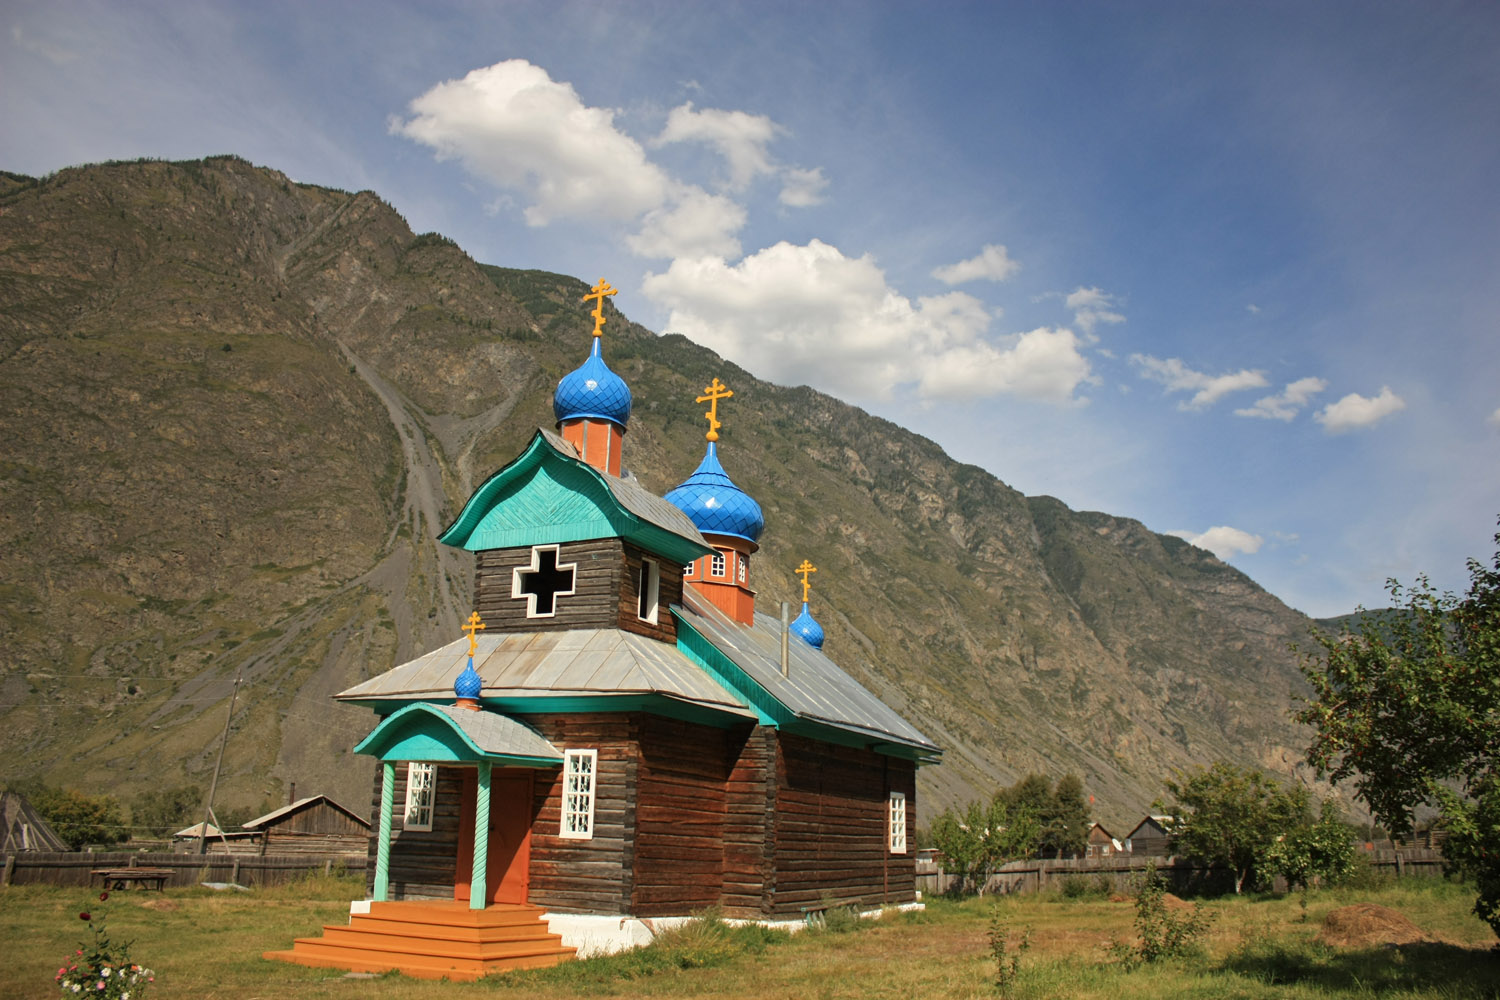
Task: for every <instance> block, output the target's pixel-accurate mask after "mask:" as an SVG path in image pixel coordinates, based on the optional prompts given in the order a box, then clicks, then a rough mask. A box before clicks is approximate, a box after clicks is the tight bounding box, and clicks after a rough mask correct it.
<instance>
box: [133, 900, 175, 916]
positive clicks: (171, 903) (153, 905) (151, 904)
mask: <svg viewBox="0 0 1500 1000" xmlns="http://www.w3.org/2000/svg"><path fill="white" fill-rule="evenodd" d="M177 905H178V904H177V901H176V900H175V899H148V900H146V901H145V902H144V903H142V904H141V908H142V909H145V910H156V911H157V912H158V913H171V912H172V911H173V910H175V909H177Z"/></svg>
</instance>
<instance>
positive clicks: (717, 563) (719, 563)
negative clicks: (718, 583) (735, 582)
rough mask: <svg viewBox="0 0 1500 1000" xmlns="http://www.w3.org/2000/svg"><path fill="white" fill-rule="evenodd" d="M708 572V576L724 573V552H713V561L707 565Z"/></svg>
mask: <svg viewBox="0 0 1500 1000" xmlns="http://www.w3.org/2000/svg"><path fill="white" fill-rule="evenodd" d="M708 573H709V575H710V576H723V575H724V553H722V552H715V553H714V558H713V562H712V563H711V564H710V565H709V568H708Z"/></svg>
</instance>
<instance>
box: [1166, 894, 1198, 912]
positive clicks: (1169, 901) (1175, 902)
mask: <svg viewBox="0 0 1500 1000" xmlns="http://www.w3.org/2000/svg"><path fill="white" fill-rule="evenodd" d="M1161 901H1162V903H1164V904H1165V905H1166V907H1167V909H1169V910H1191V909H1192V908H1193V904H1192V903H1189V902H1188V901H1187V900H1185V899H1182V898H1181V897H1179V896H1174V895H1172V894H1171V893H1170V892H1169V893H1165V894H1164V895H1163V896H1162V897H1161Z"/></svg>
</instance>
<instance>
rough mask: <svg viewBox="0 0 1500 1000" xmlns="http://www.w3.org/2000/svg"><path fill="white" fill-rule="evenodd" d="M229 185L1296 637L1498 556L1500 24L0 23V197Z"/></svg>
mask: <svg viewBox="0 0 1500 1000" xmlns="http://www.w3.org/2000/svg"><path fill="white" fill-rule="evenodd" d="M215 153H236V154H239V155H241V156H244V157H246V158H247V159H250V160H252V161H254V162H256V163H261V164H265V165H269V166H273V167H276V168H278V169H281V170H283V171H285V172H286V173H287V174H289V175H290V176H292V177H293V178H295V179H297V180H301V181H308V182H312V183H318V184H326V185H331V186H336V187H342V188H347V189H350V190H354V189H359V188H371V189H373V190H375V191H377V192H378V193H379V194H381V195H382V196H383V197H385V198H386V199H387V200H388V201H390V202H391V203H392V204H393V205H394V206H395V207H396V208H397V209H398V210H399V211H400V212H401V213H402V214H403V215H404V216H405V217H406V218H407V220H408V221H409V222H410V223H411V225H412V227H413V228H414V229H415V230H417V231H419V232H421V231H427V230H436V231H439V232H441V233H444V234H445V235H448V236H450V237H452V238H453V239H455V240H456V241H458V243H459V244H460V245H461V246H462V247H464V249H466V250H467V251H468V252H469V253H470V254H471V255H473V256H474V257H475V258H476V259H478V260H480V261H483V262H486V263H493V264H501V265H507V266H514V267H535V268H544V269H548V270H554V271H560V272H564V273H568V274H572V275H575V276H577V277H580V278H584V279H587V280H590V281H592V280H594V279H596V278H598V277H601V276H603V277H607V278H609V280H610V281H611V282H612V283H613V284H614V285H615V286H616V287H618V288H619V289H620V294H619V295H618V296H617V297H616V300H615V301H616V304H617V305H619V306H620V308H621V309H623V310H624V311H625V312H626V313H627V314H628V315H630V316H631V317H632V318H633V319H636V320H638V321H640V322H642V323H644V324H646V325H647V326H649V327H651V328H653V329H655V330H658V331H661V332H669V331H670V332H678V333H682V334H685V335H687V336H688V337H691V338H692V339H694V340H696V341H698V342H700V343H703V344H705V345H707V346H709V347H711V348H713V349H714V350H716V351H718V352H719V353H720V354H721V355H723V356H725V357H727V358H730V359H732V360H734V361H736V362H737V363H739V364H741V365H743V366H745V367H747V368H749V369H750V370H752V371H754V372H755V373H756V374H758V375H760V376H762V377H764V378H768V379H770V380H772V381H775V382H778V383H783V384H793V385H795V384H801V383H806V384H809V385H813V386H816V387H817V388H820V389H823V390H825V391H828V392H830V393H832V394H834V395H837V396H839V397H841V398H843V399H846V400H848V401H849V402H852V403H855V404H857V405H860V406H862V407H865V408H866V409H868V410H870V411H872V412H875V413H878V414H880V415H881V416H884V417H887V418H889V419H891V420H894V421H896V422H898V423H901V424H904V425H906V426H908V427H911V428H912V429H913V430H916V431H918V432H920V433H923V434H925V435H927V436H929V437H932V438H933V439H935V440H936V441H938V442H939V443H940V444H941V445H943V447H944V448H945V449H947V451H948V452H949V453H950V454H952V455H953V456H954V457H956V458H958V459H960V460H963V461H967V462H973V463H975V464H978V465H981V466H984V467H985V468H987V469H989V470H990V471H991V472H993V473H994V474H995V475H996V476H998V477H999V478H1000V479H1002V480H1003V481H1005V482H1006V483H1009V484H1010V485H1012V486H1014V487H1016V488H1017V489H1019V490H1022V491H1023V492H1025V493H1028V494H1039V493H1046V494H1051V495H1054V496H1057V497H1059V498H1060V499H1062V500H1063V501H1064V502H1066V503H1067V504H1069V505H1070V506H1072V507H1074V508H1077V509H1092V510H1103V511H1107V512H1109V513H1112V514H1118V515H1124V516H1129V517H1134V518H1138V519H1140V520H1141V521H1143V522H1145V523H1146V525H1147V526H1149V527H1151V528H1152V529H1154V530H1157V531H1164V532H1166V531H1170V532H1175V533H1179V534H1182V535H1183V536H1184V537H1189V538H1193V539H1196V540H1199V544H1202V545H1204V546H1205V547H1207V548H1211V549H1213V550H1214V551H1216V552H1218V553H1219V554H1220V555H1221V556H1222V557H1224V558H1226V559H1227V560H1228V561H1230V562H1231V563H1233V564H1234V565H1235V566H1237V567H1239V568H1240V569H1242V570H1244V571H1245V572H1246V573H1248V574H1249V575H1250V576H1252V577H1253V578H1254V579H1256V580H1257V581H1258V582H1259V583H1261V584H1262V585H1263V586H1265V587H1266V588H1267V589H1268V590H1270V591H1272V592H1273V593H1275V594H1277V595H1278V596H1280V597H1281V598H1282V599H1283V600H1285V601H1286V602H1287V603H1289V604H1291V605H1292V606H1294V607H1297V608H1299V609H1301V610H1303V611H1306V612H1308V613H1310V614H1314V615H1331V614H1338V613H1342V612H1344V611H1347V610H1351V609H1352V608H1353V607H1354V606H1355V605H1356V604H1361V603H1362V604H1365V605H1367V606H1380V605H1382V604H1383V603H1384V601H1385V598H1384V593H1383V586H1384V581H1385V580H1386V578H1387V577H1393V576H1394V577H1397V578H1400V579H1402V580H1406V581H1410V580H1411V579H1412V578H1414V577H1415V576H1416V575H1417V574H1418V573H1423V572H1425V573H1427V574H1429V575H1430V576H1431V577H1432V578H1433V580H1434V581H1435V582H1436V583H1437V584H1439V585H1440V586H1443V587H1447V588H1450V589H1458V590H1461V589H1462V588H1463V587H1464V586H1465V585H1466V581H1467V577H1466V575H1465V571H1464V560H1465V558H1466V557H1469V556H1478V557H1481V558H1484V559H1486V560H1488V558H1489V556H1490V554H1491V553H1492V552H1493V551H1494V550H1493V546H1492V543H1491V537H1492V535H1493V534H1494V532H1495V528H1496V516H1497V514H1500V331H1497V317H1500V181H1497V178H1500V6H1496V5H1494V4H1487V3H1472V4H1464V3H1441V2H1429V3H1421V4H1417V3H1368V2H1360V3H1342V2H1315V3H1308V2H1288V3H1244V2H1240V3H1214V2H1193V3H1180V4H1179V3H1149V2H1140V3H1105V2H1098V3H1068V2H1057V3H1045V4H1040V3H985V4H963V3H926V4H918V3H873V2H872V3H838V2H819V3H795V4H783V3H687V2H673V3H635V2H625V0H622V2H616V3H603V2H593V3H566V2H547V3H532V2H504V0H498V2H488V3H469V4H465V3H448V4H443V3H430V4H422V5H420V6H418V5H414V4H413V5H400V4H386V3H379V2H370V3H358V4H355V3H335V2H301V3H275V2H269V3H267V2H257V3H242V4H232V3H222V2H214V0H197V2H192V3H186V2H184V3H149V2H132V3H123V2H117V3H88V2H79V0H48V2H16V0H8V2H5V3H4V4H3V5H0V168H4V169H8V170H13V171H19V172H23V173H30V174H44V173H47V172H49V171H53V170H56V169H58V168H60V167H64V166H68V165H71V164H76V163H84V162H94V161H99V160H105V159H125V158H134V157H137V156H155V157H163V158H171V159H178V158H188V157H198V156H203V155H209V154H215ZM582 349H583V348H582V347H580V350H582ZM747 402H748V401H747Z"/></svg>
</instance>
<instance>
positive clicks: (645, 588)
mask: <svg viewBox="0 0 1500 1000" xmlns="http://www.w3.org/2000/svg"><path fill="white" fill-rule="evenodd" d="M636 584H637V586H636V612H635V613H636V617H637V618H639V619H640V620H641V621H643V622H652V623H655V621H656V605H657V602H658V601H659V600H660V597H661V570H660V569H659V568H658V567H657V565H656V563H655V562H653V561H652V560H650V559H642V560H641V570H640V574H639V575H638V576H637V577H636Z"/></svg>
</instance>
